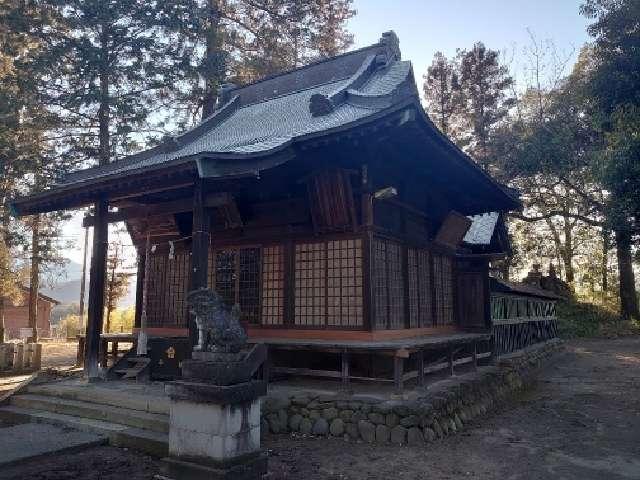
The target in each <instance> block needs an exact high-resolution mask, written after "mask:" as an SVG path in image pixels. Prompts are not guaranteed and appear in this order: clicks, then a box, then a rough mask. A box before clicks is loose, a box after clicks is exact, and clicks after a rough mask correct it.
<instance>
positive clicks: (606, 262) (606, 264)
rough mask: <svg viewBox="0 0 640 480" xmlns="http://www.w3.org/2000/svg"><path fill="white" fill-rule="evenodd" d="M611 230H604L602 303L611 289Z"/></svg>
mask: <svg viewBox="0 0 640 480" xmlns="http://www.w3.org/2000/svg"><path fill="white" fill-rule="evenodd" d="M608 257H609V232H607V231H605V230H603V231H602V261H601V264H600V270H601V272H600V273H601V275H602V280H601V283H602V303H603V304H604V302H605V301H606V299H607V290H608V289H609V258H608Z"/></svg>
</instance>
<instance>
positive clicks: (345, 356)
mask: <svg viewBox="0 0 640 480" xmlns="http://www.w3.org/2000/svg"><path fill="white" fill-rule="evenodd" d="M340 360H341V363H342V371H341V375H340V376H341V379H342V388H343V389H344V390H348V389H349V380H350V377H351V372H350V371H349V370H350V369H349V352H347V351H346V350H345V351H343V352H342V353H341V354H340Z"/></svg>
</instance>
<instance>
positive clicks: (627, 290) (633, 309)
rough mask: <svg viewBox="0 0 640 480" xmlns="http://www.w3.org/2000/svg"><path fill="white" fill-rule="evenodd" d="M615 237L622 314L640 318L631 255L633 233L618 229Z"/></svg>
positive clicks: (625, 316)
mask: <svg viewBox="0 0 640 480" xmlns="http://www.w3.org/2000/svg"><path fill="white" fill-rule="evenodd" d="M615 237H616V252H617V257H618V273H619V276H620V316H621V317H622V318H623V319H625V320H628V319H630V318H640V312H639V311H638V297H637V295H636V279H635V275H634V273H633V260H632V256H631V234H630V233H629V232H627V231H624V230H616V231H615Z"/></svg>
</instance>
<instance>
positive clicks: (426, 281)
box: [408, 248, 433, 328]
mask: <svg viewBox="0 0 640 480" xmlns="http://www.w3.org/2000/svg"><path fill="white" fill-rule="evenodd" d="M408 263H409V286H408V287H409V323H410V326H411V328H418V327H426V326H429V325H431V324H432V316H433V315H432V308H433V307H432V303H431V271H430V268H429V252H428V251H427V250H416V249H413V248H410V249H409V250H408Z"/></svg>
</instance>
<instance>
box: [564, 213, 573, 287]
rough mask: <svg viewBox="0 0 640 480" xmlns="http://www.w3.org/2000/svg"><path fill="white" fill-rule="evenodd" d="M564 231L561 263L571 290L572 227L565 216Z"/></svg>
mask: <svg viewBox="0 0 640 480" xmlns="http://www.w3.org/2000/svg"><path fill="white" fill-rule="evenodd" d="M562 226H563V229H564V246H563V248H562V262H563V263H564V271H565V274H566V277H567V283H569V284H570V285H571V288H572V289H573V280H574V278H575V275H574V270H573V226H572V225H571V223H570V220H569V218H568V217H567V216H565V217H564V218H563V225H562Z"/></svg>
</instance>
